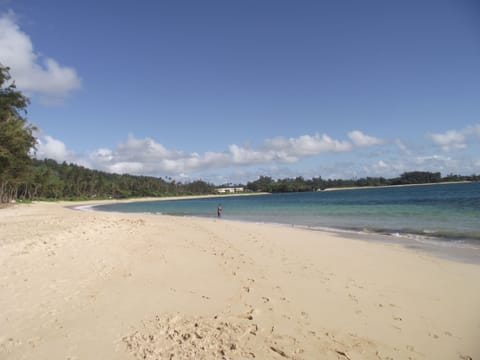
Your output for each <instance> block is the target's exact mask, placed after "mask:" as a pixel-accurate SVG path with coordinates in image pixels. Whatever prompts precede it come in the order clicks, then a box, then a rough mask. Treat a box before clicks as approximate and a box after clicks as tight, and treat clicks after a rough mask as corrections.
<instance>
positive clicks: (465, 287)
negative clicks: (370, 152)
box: [0, 203, 480, 360]
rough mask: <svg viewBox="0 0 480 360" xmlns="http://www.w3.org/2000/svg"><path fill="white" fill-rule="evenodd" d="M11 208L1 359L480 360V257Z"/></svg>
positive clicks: (241, 227)
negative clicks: (475, 261)
mask: <svg viewBox="0 0 480 360" xmlns="http://www.w3.org/2000/svg"><path fill="white" fill-rule="evenodd" d="M64 206H65V204H60V203H38V204H32V205H22V206H15V207H11V208H7V209H1V210H0V309H1V312H0V359H36V360H37V359H49V360H51V359H71V360H72V359H342V360H345V359H351V360H354V359H448V360H451V359H475V360H477V359H480V266H479V265H472V264H464V263H459V262H452V261H449V260H444V259H439V258H435V257H433V256H431V255H428V254H426V253H420V252H414V251H413V250H408V249H405V248H403V247H400V246H398V245H392V244H382V243H376V242H366V241H361V240H351V239H347V238H343V237H341V236H339V235H336V234H330V233H324V232H316V231H308V230H300V229H294V228H289V227H286V226H275V225H265V224H251V223H240V222H232V221H225V220H217V219H191V218H179V217H168V216H155V215H144V214H116V213H102V212H95V211H78V210H71V209H67V208H64Z"/></svg>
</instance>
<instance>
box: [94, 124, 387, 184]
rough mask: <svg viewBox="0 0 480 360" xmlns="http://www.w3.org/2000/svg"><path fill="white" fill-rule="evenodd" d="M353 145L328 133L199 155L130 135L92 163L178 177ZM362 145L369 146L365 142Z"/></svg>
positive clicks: (292, 158) (119, 170) (289, 160)
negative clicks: (212, 169)
mask: <svg viewBox="0 0 480 360" xmlns="http://www.w3.org/2000/svg"><path fill="white" fill-rule="evenodd" d="M360 134H361V133H360ZM361 136H362V138H364V139H375V138H371V137H368V136H366V135H363V134H361ZM370 143H371V144H373V143H378V141H375V142H374V141H370ZM354 146H355V145H354V144H352V143H350V142H348V141H340V140H335V139H332V138H331V137H329V136H328V135H326V134H323V135H319V134H315V135H302V136H299V137H296V138H293V137H292V138H284V137H276V138H272V139H267V140H265V141H264V142H263V144H261V145H260V146H259V147H258V148H252V147H246V146H239V145H237V144H232V145H230V146H229V147H228V149H227V150H225V151H209V152H205V153H204V154H198V153H196V152H193V153H187V152H183V151H180V150H173V149H167V148H166V147H165V146H163V145H162V144H160V143H158V142H156V141H155V140H153V139H151V138H144V139H138V138H136V137H135V136H133V135H129V136H128V138H127V139H126V141H124V142H121V143H119V144H118V145H117V146H116V148H115V149H113V150H112V149H98V150H97V151H95V152H93V153H92V154H90V158H89V161H90V162H91V163H92V164H93V165H94V166H95V167H97V168H100V169H103V170H106V171H110V172H116V173H132V174H149V175H159V174H168V175H177V174H180V173H182V174H186V173H189V172H192V171H197V170H202V171H203V170H205V169H211V168H226V167H230V166H235V165H245V166H247V165H254V164H266V163H277V162H278V163H293V162H297V161H299V160H301V159H302V158H304V157H307V156H312V155H317V154H321V153H328V152H340V151H350V150H352V149H353V148H354ZM359 146H360V145H359ZM361 146H367V144H366V142H363V143H362V144H361Z"/></svg>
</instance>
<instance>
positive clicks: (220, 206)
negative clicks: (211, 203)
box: [217, 204, 223, 217]
mask: <svg viewBox="0 0 480 360" xmlns="http://www.w3.org/2000/svg"><path fill="white" fill-rule="evenodd" d="M222 210H223V209H222V204H218V206H217V217H221V216H222Z"/></svg>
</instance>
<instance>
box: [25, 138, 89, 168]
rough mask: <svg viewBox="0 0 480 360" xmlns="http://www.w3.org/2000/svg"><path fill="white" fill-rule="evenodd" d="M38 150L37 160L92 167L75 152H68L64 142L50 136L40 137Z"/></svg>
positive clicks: (36, 152)
mask: <svg viewBox="0 0 480 360" xmlns="http://www.w3.org/2000/svg"><path fill="white" fill-rule="evenodd" d="M36 148H37V150H36V151H35V154H34V155H35V157H36V158H37V159H53V160H56V161H57V162H59V163H62V162H64V161H66V162H68V163H75V164H77V165H80V166H85V167H91V164H90V163H89V162H88V161H86V160H85V159H83V158H82V157H81V156H78V155H77V154H75V153H74V152H73V151H71V150H68V148H67V146H66V145H65V143H64V142H63V141H61V140H58V139H55V138H53V137H52V136H50V135H38V139H37V146H36Z"/></svg>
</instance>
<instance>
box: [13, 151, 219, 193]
mask: <svg viewBox="0 0 480 360" xmlns="http://www.w3.org/2000/svg"><path fill="white" fill-rule="evenodd" d="M214 190H215V186H214V185H212V184H208V183H206V182H204V181H201V180H198V181H193V182H189V183H181V182H176V181H175V180H170V181H167V180H164V179H162V178H156V177H152V176H133V175H118V174H110V173H106V172H103V171H97V170H91V169H87V168H85V167H82V166H78V165H75V164H67V163H65V162H64V163H62V164H59V163H57V162H56V161H55V160H51V159H46V160H33V161H32V168H31V172H30V177H29V179H28V181H27V182H25V183H23V184H22V185H21V186H20V187H19V189H18V195H19V197H21V198H27V199H38V198H41V199H68V200H80V199H99V198H101V199H105V198H107V199H108V198H115V199H123V198H131V197H148V196H152V197H157V196H177V195H196V194H211V193H213V192H214Z"/></svg>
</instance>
